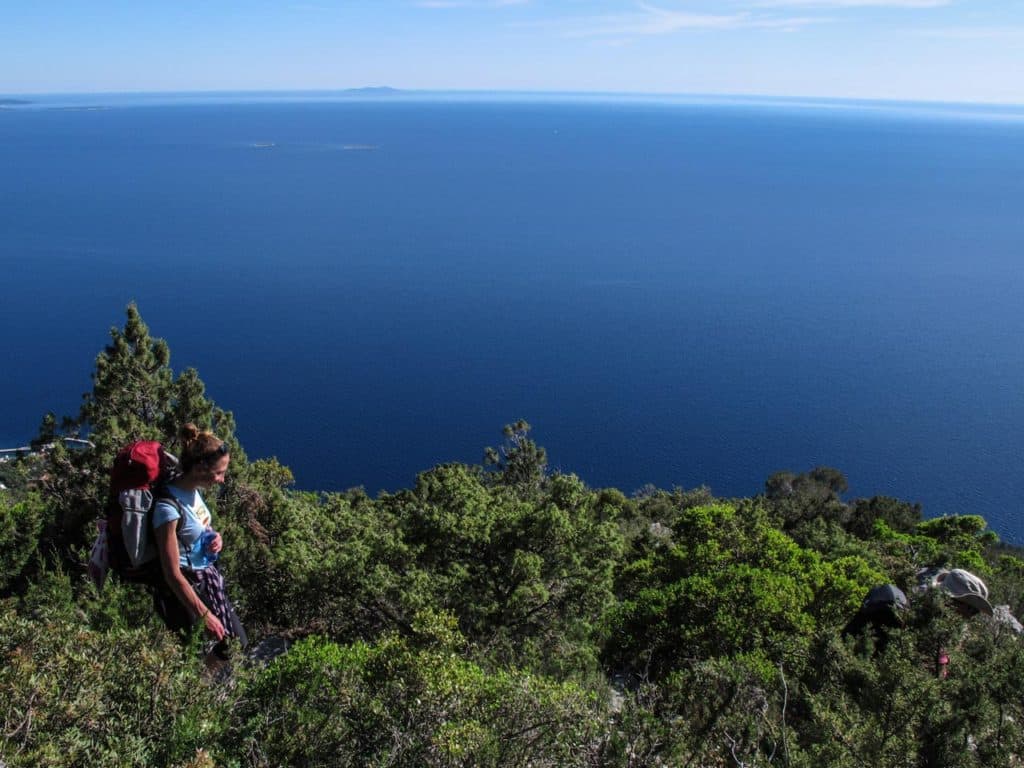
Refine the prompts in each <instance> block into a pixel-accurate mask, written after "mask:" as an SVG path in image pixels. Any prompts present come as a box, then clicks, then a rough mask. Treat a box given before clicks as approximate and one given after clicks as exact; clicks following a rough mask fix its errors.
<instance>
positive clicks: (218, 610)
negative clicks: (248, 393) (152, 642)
mask: <svg viewBox="0 0 1024 768" xmlns="http://www.w3.org/2000/svg"><path fill="white" fill-rule="evenodd" d="M180 437H181V451H180V453H181V455H180V462H181V463H180V469H181V474H180V475H178V476H177V477H176V478H175V479H174V480H172V481H171V482H170V483H168V484H167V486H165V488H164V489H163V491H162V492H161V494H160V496H159V497H158V498H157V501H156V504H155V506H154V509H153V531H154V534H155V539H156V548H157V553H158V555H159V558H160V572H161V575H162V576H163V578H162V579H157V580H156V585H155V590H154V594H153V602H154V605H155V607H156V610H157V613H159V614H160V617H161V618H162V619H163V620H164V622H165V623H166V624H167V626H168V628H170V629H171V630H172V631H174V632H178V633H181V634H183V635H184V634H187V633H189V632H190V631H191V629H192V627H193V626H195V625H196V624H201V626H203V627H204V628H205V630H206V632H207V633H208V635H209V636H211V637H212V638H213V640H212V641H211V646H210V647H209V648H208V652H207V655H206V664H207V668H208V669H210V670H211V671H213V670H216V669H218V668H219V667H221V666H223V665H224V664H225V663H226V662H227V649H228V638H235V639H237V640H238V641H239V642H240V644H241V645H242V646H243V647H244V646H245V645H246V643H247V638H246V635H245V630H244V629H243V628H242V623H241V622H240V621H239V619H238V616H237V615H236V614H235V610H234V608H233V607H232V605H231V602H230V601H229V600H228V597H227V594H226V593H225V590H224V577H223V576H221V573H220V571H219V570H217V566H216V565H215V564H214V563H215V561H216V559H217V557H218V556H219V553H220V551H221V548H222V547H223V541H222V540H221V536H220V534H219V533H217V532H216V531H214V530H213V528H212V526H211V522H212V521H211V516H210V510H209V509H208V508H207V506H206V504H205V503H204V502H203V497H202V496H201V495H200V494H199V489H200V488H204V489H205V488H210V487H211V486H213V485H215V484H219V483H223V482H224V475H225V473H226V472H227V470H228V464H229V463H230V462H231V456H230V454H229V453H228V445H227V443H225V442H224V441H223V440H221V439H219V438H218V437H216V436H215V435H214V434H213V433H212V432H206V431H200V430H199V429H198V428H197V427H196V426H195V425H194V424H186V425H185V426H184V427H183V428H182V430H181V435H180Z"/></svg>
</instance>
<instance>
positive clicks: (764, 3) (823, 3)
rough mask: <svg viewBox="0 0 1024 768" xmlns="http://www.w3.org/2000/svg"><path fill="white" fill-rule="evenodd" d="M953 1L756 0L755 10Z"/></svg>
mask: <svg viewBox="0 0 1024 768" xmlns="http://www.w3.org/2000/svg"><path fill="white" fill-rule="evenodd" d="M951 4H952V0H756V2H753V3H751V7H755V8H823V9H832V10H837V9H844V8H849V9H853V8H911V9H913V8H919V9H927V8H942V7H945V6H948V5H951Z"/></svg>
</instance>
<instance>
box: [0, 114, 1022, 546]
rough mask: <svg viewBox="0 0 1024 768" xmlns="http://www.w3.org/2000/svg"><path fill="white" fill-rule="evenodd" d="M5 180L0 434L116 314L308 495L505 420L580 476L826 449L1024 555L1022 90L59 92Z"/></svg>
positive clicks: (57, 405)
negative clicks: (137, 316)
mask: <svg viewBox="0 0 1024 768" xmlns="http://www.w3.org/2000/svg"><path fill="white" fill-rule="evenodd" d="M58 106H63V107H67V106H78V107H82V106H105V107H107V108H105V109H55V108H50V107H58ZM0 169H3V172H2V173H0V232H2V238H0V269H2V274H3V297H4V298H3V302H2V303H0V322H2V327H3V329H4V333H3V339H4V341H3V355H4V359H5V365H4V376H3V379H2V384H0V393H2V397H3V402H4V403H5V407H4V408H3V409H2V412H0V437H2V438H3V439H4V441H5V442H10V441H14V442H17V441H23V440H24V439H26V438H27V437H28V436H30V435H31V434H33V433H34V431H35V428H36V426H37V425H38V423H39V420H40V417H41V415H42V414H43V413H44V412H45V411H47V410H53V411H56V412H58V413H72V412H74V411H75V410H76V409H77V405H78V402H79V397H80V395H81V393H82V392H83V391H85V390H86V389H87V388H88V386H89V379H88V377H89V372H90V370H91V367H92V362H93V359H94V357H95V354H96V353H97V352H98V351H99V350H100V348H101V347H102V345H103V344H104V343H105V341H106V339H107V336H106V333H107V329H108V328H109V327H110V326H112V325H119V324H120V323H121V322H122V319H123V309H124V306H125V304H126V303H127V302H128V301H129V300H133V299H134V300H136V301H137V302H138V303H139V306H140V309H141V310H142V313H143V316H144V318H145V319H146V321H147V322H148V324H149V325H150V327H151V329H152V331H153V332H154V333H155V334H156V335H158V336H162V337H163V338H165V339H167V340H168V342H169V343H170V345H171V350H172V353H173V359H172V363H173V365H174V366H175V368H176V369H180V368H182V367H185V366H195V367H197V368H198V369H199V372H200V375H201V376H202V378H203V380H204V381H205V382H206V384H207V386H208V390H209V393H210V394H211V396H212V397H213V398H214V399H215V400H216V401H217V402H218V404H220V405H222V406H223V407H226V408H229V409H231V410H233V411H234V412H235V414H236V417H237V419H238V423H239V433H240V437H241V439H242V441H243V443H244V445H245V447H246V449H247V451H248V453H249V454H250V456H253V457H260V456H269V455H276V456H278V457H279V458H280V459H281V460H282V461H283V462H284V463H286V464H288V465H290V466H291V467H292V468H293V470H294V471H295V474H296V476H297V479H298V484H299V486H300V487H303V488H316V489H324V490H330V489H341V488H347V487H350V486H353V485H364V486H366V488H367V489H368V490H369V491H370V492H371V493H373V492H375V491H377V490H379V489H382V488H387V489H396V488H399V487H405V486H408V485H409V484H411V483H412V482H413V481H414V478H415V474H416V472H418V471H420V470H423V469H426V468H428V467H430V466H432V465H433V464H435V463H438V462H442V461H449V460H460V461H470V462H475V461H478V460H479V459H480V458H481V455H482V449H483V447H484V446H486V445H491V444H495V443H496V442H497V441H498V440H500V429H501V426H502V425H503V424H505V423H507V422H509V421H512V420H514V419H517V418H526V419H528V420H529V421H530V422H531V423H533V424H534V427H535V434H536V437H537V439H538V441H539V442H541V443H542V444H543V445H545V446H546V447H547V448H548V453H549V456H550V459H551V462H552V465H553V466H554V467H556V468H560V469H562V470H564V471H572V472H576V473H577V474H579V475H580V476H581V477H583V478H584V479H585V480H586V481H587V482H588V483H590V484H591V485H596V486H604V485H614V486H618V487H620V488H622V489H623V490H624V491H626V492H627V493H628V492H630V491H632V490H634V489H636V488H638V487H640V486H641V485H643V484H645V483H654V484H655V485H658V486H662V487H671V486H674V485H681V486H685V487H692V486H695V485H699V484H702V483H706V484H708V485H710V486H711V488H712V490H713V491H714V492H716V493H717V494H720V495H733V494H735V495H741V494H742V495H747V494H752V493H756V492H757V491H758V490H759V489H760V488H761V487H762V483H763V481H764V479H765V478H766V477H767V476H768V475H769V474H771V473H772V472H775V471H777V470H780V469H791V470H794V471H803V470H806V469H809V468H811V467H812V466H814V465H817V464H826V465H831V466H835V467H838V468H840V469H841V470H843V471H844V472H845V473H846V474H847V476H848V477H849V479H850V485H851V494H852V495H856V496H870V495H873V494H888V495H892V496H897V497H900V498H904V499H907V500H911V501H919V502H921V503H922V504H923V505H924V508H925V513H926V514H928V515H938V514H944V513H954V512H963V513H979V514H982V515H984V516H985V517H986V518H987V519H988V520H989V522H990V524H991V525H992V526H993V527H994V528H995V529H996V530H998V531H999V532H1000V533H1001V534H1002V535H1003V536H1004V537H1006V538H1009V539H1011V540H1015V541H1017V542H1024V521H1022V520H1021V515H1020V512H1021V507H1022V501H1021V500H1022V499H1024V472H1022V466H1021V464H1022V458H1024V396H1022V382H1024V343H1022V339H1024V313H1022V311H1021V307H1022V306H1024V302H1022V299H1024V265H1022V258H1024V250H1022V246H1024V215H1022V210H1021V201H1022V200H1024V112H1022V111H1020V110H1013V109H998V110H997V109H983V108H975V109H962V108H957V107H951V106H950V107H947V106H937V107H928V108H923V107H919V106H914V105H879V104H868V103H860V104H849V103H842V102H811V103H801V102H794V103H784V102H753V101H749V102H744V101H736V102H727V101H713V100H704V101H701V100H686V99H677V100H664V101H657V100H641V99H634V100H620V101H616V100H612V99H572V98H565V99H559V98H551V97H549V98H546V99H539V100H532V99H530V98H527V97H512V98H504V99H497V98H484V97H480V98H448V97H445V96H443V95H438V96H435V97H431V98H426V97H420V98H393V99H376V100H373V99H366V100H355V99H345V98H312V97H309V96H299V97H295V98H293V99H275V98H267V99H262V100H261V99H256V98H251V97H250V98H247V97H206V98H189V97H178V98H174V99H170V98H167V97H163V98H158V97H132V98H129V97H106V96H95V97H90V98H89V99H78V100H77V101H72V100H70V99H60V98H56V97H48V98H45V99H40V100H38V101H37V103H35V104H33V105H27V106H21V107H15V108H12V109H6V110H2V111H0ZM0 447H7V446H6V445H4V446H0Z"/></svg>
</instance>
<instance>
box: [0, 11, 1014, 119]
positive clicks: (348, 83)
mask: <svg viewBox="0 0 1024 768" xmlns="http://www.w3.org/2000/svg"><path fill="white" fill-rule="evenodd" d="M231 5H233V4H221V3H212V4H205V5H196V4H191V3H184V4H183V3H179V2H172V1H171V0H150V2H147V3H145V4H142V5H136V6H132V8H131V10H130V11H129V10H128V9H127V7H120V6H119V7H118V8H111V9H108V10H107V11H106V12H105V13H104V14H103V16H102V18H100V17H98V16H97V15H96V14H95V13H91V12H89V11H88V9H87V8H86V6H81V7H79V6H78V5H77V4H72V6H71V7H69V8H68V9H67V10H66V12H65V13H62V14H60V15H56V16H55V15H54V14H52V13H49V12H47V11H46V6H45V4H29V3H23V4H22V3H15V4H13V6H12V8H10V9H6V13H5V17H4V23H5V28H9V29H12V30H17V33H18V34H16V35H10V36H8V39H5V41H4V45H3V46H0V91H2V92H4V95H6V94H11V95H14V94H19V93H46V92H68V93H74V92H79V93H96V92H101V91H176V90H202V91H206V90H315V89H323V90H335V89H338V88H343V87H358V86H361V85H365V84H367V83H386V84H388V85H392V86H394V87H396V88H402V89H409V90H417V89H418V90H517V91H525V90H538V91H617V92H627V93H651V92H657V93H740V94H755V95H783V96H832V97H838V98H842V97H856V98H899V99H910V100H913V99H936V100H954V101H956V100H959V101H976V100H982V101H999V102H1009V103H1024V80H1022V79H1021V78H1020V76H1019V74H1020V72H1022V71H1024V0H969V1H968V0H374V2H365V3H363V2H338V1H337V0H333V1H332V0H287V1H286V2H283V3H261V4H257V5H254V6H250V7H249V10H248V11H247V12H246V13H245V14H240V13H238V12H237V7H228V6H231ZM937 41H941V43H939V42H937ZM183 48H187V49H188V50H190V51H191V54H190V56H188V57H182V56H181V55H180V52H181V50H183ZM612 48H614V49H615V52H614V53H611V52H610V49H612Z"/></svg>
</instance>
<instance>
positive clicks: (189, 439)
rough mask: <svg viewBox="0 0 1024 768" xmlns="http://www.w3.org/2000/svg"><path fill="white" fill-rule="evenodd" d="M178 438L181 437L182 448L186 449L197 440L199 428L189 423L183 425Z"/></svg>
mask: <svg viewBox="0 0 1024 768" xmlns="http://www.w3.org/2000/svg"><path fill="white" fill-rule="evenodd" d="M179 436H180V437H181V444H182V446H184V447H185V448H187V447H188V446H189V445H191V444H192V443H194V442H195V441H196V440H198V439H199V427H197V426H196V425H195V424H193V423H191V422H189V423H188V424H185V425H184V426H183V427H182V428H181V432H180V433H179Z"/></svg>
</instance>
